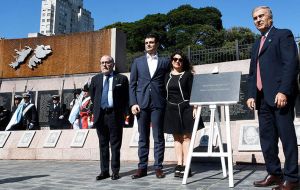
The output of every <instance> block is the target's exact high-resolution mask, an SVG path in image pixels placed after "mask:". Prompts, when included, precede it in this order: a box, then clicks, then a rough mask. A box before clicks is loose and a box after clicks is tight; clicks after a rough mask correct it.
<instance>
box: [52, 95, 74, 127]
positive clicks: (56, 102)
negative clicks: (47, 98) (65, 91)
mask: <svg viewBox="0 0 300 190" xmlns="http://www.w3.org/2000/svg"><path fill="white" fill-rule="evenodd" d="M68 113H69V112H68V110H67V108H66V104H61V103H60V97H59V95H53V96H52V103H51V104H50V105H49V114H48V121H49V127H50V129H51V130H53V129H65V128H67V126H68V122H67V118H68Z"/></svg>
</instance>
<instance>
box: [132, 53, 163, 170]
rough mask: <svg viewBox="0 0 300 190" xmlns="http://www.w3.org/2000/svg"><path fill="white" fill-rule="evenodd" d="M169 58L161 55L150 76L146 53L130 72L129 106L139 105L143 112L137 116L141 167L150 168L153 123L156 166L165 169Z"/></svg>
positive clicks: (135, 62) (133, 65)
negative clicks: (150, 143) (165, 79)
mask: <svg viewBox="0 0 300 190" xmlns="http://www.w3.org/2000/svg"><path fill="white" fill-rule="evenodd" d="M168 70H169V60H168V59H167V58H161V57H158V64H157V68H156V71H155V73H154V75H153V77H152V78H151V76H150V72H149V68H148V63H147V57H146V55H144V56H141V57H139V58H136V59H135V60H134V62H133V64H132V66H131V73H130V86H129V95H130V98H129V99H130V106H132V105H135V104H138V105H139V107H140V109H141V112H140V113H139V114H138V115H137V119H138V130H139V135H140V136H139V150H138V155H139V165H138V167H139V169H147V167H148V155H149V136H150V122H151V124H152V125H151V126H152V132H153V139H154V159H155V162H154V168H155V169H162V162H163V159H164V149H165V140H164V133H163V117H164V109H165V105H166V90H165V85H164V78H165V74H166V73H167V72H168Z"/></svg>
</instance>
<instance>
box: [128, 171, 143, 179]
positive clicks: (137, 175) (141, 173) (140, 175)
mask: <svg viewBox="0 0 300 190" xmlns="http://www.w3.org/2000/svg"><path fill="white" fill-rule="evenodd" d="M145 176H147V169H138V170H137V171H136V173H135V174H133V175H132V176H131V178H132V179H138V178H141V177H145Z"/></svg>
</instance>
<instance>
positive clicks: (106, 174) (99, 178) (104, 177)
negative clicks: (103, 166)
mask: <svg viewBox="0 0 300 190" xmlns="http://www.w3.org/2000/svg"><path fill="white" fill-rule="evenodd" d="M109 177H110V175H109V173H108V172H101V173H100V174H99V175H98V176H97V177H96V180H102V179H106V178H109Z"/></svg>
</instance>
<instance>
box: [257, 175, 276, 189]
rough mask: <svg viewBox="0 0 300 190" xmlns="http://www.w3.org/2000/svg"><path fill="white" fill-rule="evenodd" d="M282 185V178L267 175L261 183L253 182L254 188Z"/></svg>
mask: <svg viewBox="0 0 300 190" xmlns="http://www.w3.org/2000/svg"><path fill="white" fill-rule="evenodd" d="M281 183H282V176H277V175H270V174H269V175H267V176H266V177H265V179H263V180H261V181H254V183H253V185H254V186H255V187H268V186H271V185H280V184H281Z"/></svg>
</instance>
